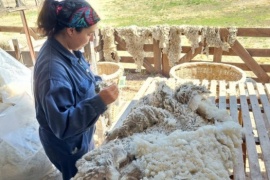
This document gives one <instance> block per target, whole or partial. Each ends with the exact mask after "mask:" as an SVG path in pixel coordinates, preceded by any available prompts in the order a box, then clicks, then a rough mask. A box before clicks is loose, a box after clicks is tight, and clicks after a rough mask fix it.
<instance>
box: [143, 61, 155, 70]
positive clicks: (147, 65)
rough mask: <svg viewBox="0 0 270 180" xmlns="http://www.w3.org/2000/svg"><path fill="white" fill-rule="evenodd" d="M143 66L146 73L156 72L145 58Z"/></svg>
mask: <svg viewBox="0 0 270 180" xmlns="http://www.w3.org/2000/svg"><path fill="white" fill-rule="evenodd" d="M143 67H144V68H145V69H146V71H147V72H148V73H155V72H156V69H155V68H154V67H153V66H152V65H151V62H149V61H148V60H147V59H146V58H144V61H143Z"/></svg>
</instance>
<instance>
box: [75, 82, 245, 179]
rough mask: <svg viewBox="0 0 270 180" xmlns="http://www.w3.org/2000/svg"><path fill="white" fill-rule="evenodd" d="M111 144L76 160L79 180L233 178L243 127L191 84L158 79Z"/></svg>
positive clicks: (115, 131) (116, 131) (112, 134)
mask: <svg viewBox="0 0 270 180" xmlns="http://www.w3.org/2000/svg"><path fill="white" fill-rule="evenodd" d="M155 81H156V88H155V91H154V92H153V93H150V94H148V95H146V96H144V97H143V98H141V99H140V100H139V102H138V104H137V106H136V107H135V108H133V109H132V111H131V112H130V114H129V115H128V116H127V118H126V119H125V120H124V121H123V123H122V125H121V126H118V127H116V128H113V129H112V130H111V131H109V132H107V134H106V136H107V138H106V142H104V144H102V145H101V146H100V147H98V148H97V149H94V150H93V151H91V152H89V153H87V154H85V155H84V156H83V157H82V158H81V159H80V160H78V161H77V163H76V166H77V168H78V173H77V174H76V175H75V177H74V178H73V180H80V179H92V180H95V179H96V180H99V179H110V180H118V179H121V180H126V179H143V180H147V179H149V180H150V179H230V175H231V174H232V172H231V171H232V169H233V164H234V162H235V159H236V157H237V156H238V154H237V151H236V148H237V147H240V146H241V144H242V127H241V126H240V125H239V124H238V122H236V121H234V120H233V119H232V118H231V116H230V115H229V114H228V113H227V111H226V110H221V109H219V108H217V107H216V106H215V104H214V103H212V102H211V101H210V100H209V98H208V97H209V93H210V92H209V91H208V90H207V89H206V88H205V87H204V86H200V85H196V84H193V83H192V82H185V83H181V82H177V83H176V86H175V87H176V88H173V87H171V84H170V83H167V82H166V81H164V80H161V79H159V78H155Z"/></svg>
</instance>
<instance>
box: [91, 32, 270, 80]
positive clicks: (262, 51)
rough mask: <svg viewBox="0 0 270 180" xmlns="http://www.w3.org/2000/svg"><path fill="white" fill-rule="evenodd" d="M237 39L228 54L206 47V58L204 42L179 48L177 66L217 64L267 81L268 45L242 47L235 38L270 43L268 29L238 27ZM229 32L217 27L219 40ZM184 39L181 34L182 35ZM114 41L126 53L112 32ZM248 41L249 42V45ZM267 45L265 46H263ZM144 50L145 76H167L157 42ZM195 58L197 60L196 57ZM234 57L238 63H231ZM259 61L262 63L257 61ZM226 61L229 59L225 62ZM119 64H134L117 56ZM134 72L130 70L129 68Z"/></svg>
mask: <svg viewBox="0 0 270 180" xmlns="http://www.w3.org/2000/svg"><path fill="white" fill-rule="evenodd" d="M237 30H238V32H237V38H236V40H235V42H234V44H233V45H231V46H230V47H229V50H228V51H223V50H222V48H216V47H210V48H209V57H210V56H211V58H210V60H209V59H204V58H202V56H201V52H202V49H203V48H204V43H202V42H200V43H199V47H198V48H196V49H195V52H193V51H192V48H191V46H188V45H184V46H182V52H181V54H182V56H181V58H180V59H179V61H178V62H177V64H180V63H184V62H209V61H210V62H219V63H226V64H231V65H234V66H237V67H239V68H241V69H242V70H244V71H246V72H247V73H249V74H251V75H250V76H251V77H252V78H253V79H254V80H256V81H258V82H269V80H270V78H269V73H270V48H269V47H270V44H268V45H267V44H266V45H265V44H264V43H261V44H260V43H259V45H260V47H255V48H254V47H246V45H245V44H244V43H243V42H241V41H240V40H239V39H243V40H247V39H248V38H255V39H254V40H253V41H252V42H253V43H256V44H258V43H257V42H256V41H258V40H257V39H256V38H260V39H263V40H266V43H267V42H269V43H270V41H269V40H270V28H238V29H237ZM228 34H229V31H228V29H227V28H220V37H226V36H228ZM182 35H183V36H184V34H182ZM99 36H100V39H101V40H100V41H99V44H98V46H97V47H96V52H97V53H99V54H101V55H100V56H99V57H100V60H102V59H103V56H102V53H103V52H102V45H103V42H102V35H100V34H99ZM114 36H115V37H114V39H115V42H116V44H117V47H116V48H117V51H119V52H120V51H121V52H122V51H127V48H126V42H125V40H123V39H122V38H121V37H119V35H118V33H117V32H116V31H115V33H114ZM252 42H251V43H250V44H251V45H252ZM266 46H267V47H266ZM143 49H144V51H145V52H146V53H150V54H152V56H150V57H149V56H148V57H145V58H144V62H143V67H144V68H145V70H146V71H147V72H148V73H161V74H163V75H164V76H167V77H168V76H169V71H170V68H171V67H170V65H169V60H168V56H167V54H164V53H162V49H161V48H159V41H157V40H154V39H153V43H152V44H144V48H143ZM198 56H199V57H198ZM235 57H238V60H233V59H234V58H235ZM261 58H263V61H261V60H260V59H261ZM228 59H231V60H229V61H228ZM120 62H121V63H123V64H125V63H134V59H133V57H131V56H128V55H120ZM126 69H128V68H126ZM130 70H134V69H130Z"/></svg>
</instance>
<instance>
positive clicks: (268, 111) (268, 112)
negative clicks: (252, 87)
mask: <svg viewBox="0 0 270 180" xmlns="http://www.w3.org/2000/svg"><path fill="white" fill-rule="evenodd" d="M268 85H269V84H268ZM256 86H257V90H258V93H259V98H260V100H261V102H262V105H263V112H264V114H265V116H266V120H267V122H268V125H270V103H269V99H268V97H267V95H266V92H265V90H264V86H263V85H262V84H261V83H257V84H256ZM266 127H267V126H266ZM268 131H270V129H268Z"/></svg>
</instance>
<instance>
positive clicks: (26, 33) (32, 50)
mask: <svg viewBox="0 0 270 180" xmlns="http://www.w3.org/2000/svg"><path fill="white" fill-rule="evenodd" d="M20 15H21V20H22V23H23V27H24V33H25V35H26V40H27V44H28V48H29V51H30V56H31V60H32V63H33V65H35V63H36V57H35V51H34V47H33V44H32V40H31V37H30V33H29V30H28V25H27V21H26V17H25V13H24V10H20Z"/></svg>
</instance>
